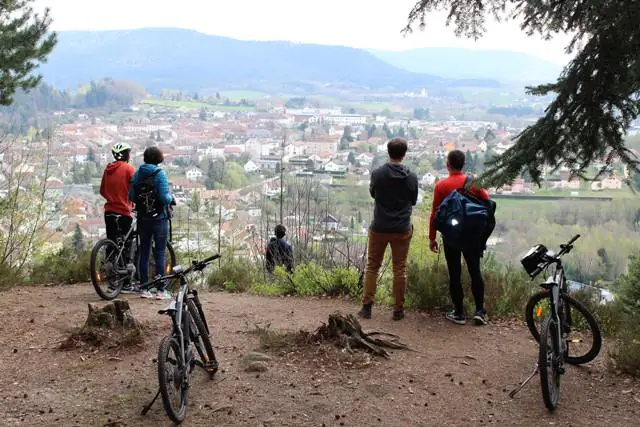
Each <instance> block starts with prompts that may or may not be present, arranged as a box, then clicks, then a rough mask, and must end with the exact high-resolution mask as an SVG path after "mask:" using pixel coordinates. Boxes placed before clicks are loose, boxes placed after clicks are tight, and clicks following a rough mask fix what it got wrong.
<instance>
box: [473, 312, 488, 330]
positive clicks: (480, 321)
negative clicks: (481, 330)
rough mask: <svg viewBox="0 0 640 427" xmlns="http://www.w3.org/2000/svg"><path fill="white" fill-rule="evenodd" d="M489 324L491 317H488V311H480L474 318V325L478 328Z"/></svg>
mask: <svg viewBox="0 0 640 427" xmlns="http://www.w3.org/2000/svg"><path fill="white" fill-rule="evenodd" d="M488 323H489V317H488V316H487V311H486V310H484V309H483V310H478V311H476V314H475V315H474V316H473V324H474V325H476V326H482V325H486V324H488Z"/></svg>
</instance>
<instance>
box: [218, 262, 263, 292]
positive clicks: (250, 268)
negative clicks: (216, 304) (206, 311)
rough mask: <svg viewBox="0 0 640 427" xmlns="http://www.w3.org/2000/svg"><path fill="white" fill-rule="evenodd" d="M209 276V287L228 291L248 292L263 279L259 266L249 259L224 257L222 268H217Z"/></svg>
mask: <svg viewBox="0 0 640 427" xmlns="http://www.w3.org/2000/svg"><path fill="white" fill-rule="evenodd" d="M212 266H213V267H214V269H213V271H212V272H211V274H209V277H208V278H207V284H208V286H209V289H224V290H226V291H228V292H246V291H248V290H249V289H250V288H251V286H252V285H253V284H254V283H255V282H257V281H259V280H260V279H261V274H260V270H259V267H258V266H257V265H255V264H254V263H251V262H249V261H247V260H238V259H235V258H228V259H223V260H222V261H221V265H220V268H215V264H214V265H212Z"/></svg>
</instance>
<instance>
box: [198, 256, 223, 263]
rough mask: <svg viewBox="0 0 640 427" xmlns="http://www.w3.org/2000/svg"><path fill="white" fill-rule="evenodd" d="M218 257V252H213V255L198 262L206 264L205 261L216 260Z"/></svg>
mask: <svg viewBox="0 0 640 427" xmlns="http://www.w3.org/2000/svg"><path fill="white" fill-rule="evenodd" d="M218 258H220V254H215V255H212V256H210V257H209V258H207V259H204V260H202V261H200V263H202V264H206V263H208V262H211V261H215V260H217V259H218Z"/></svg>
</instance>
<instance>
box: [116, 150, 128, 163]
mask: <svg viewBox="0 0 640 427" xmlns="http://www.w3.org/2000/svg"><path fill="white" fill-rule="evenodd" d="M120 154H121V156H120V159H119V160H120V161H123V162H128V161H129V159H130V158H131V150H125V151H123V152H122V153H120Z"/></svg>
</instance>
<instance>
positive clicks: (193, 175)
mask: <svg viewBox="0 0 640 427" xmlns="http://www.w3.org/2000/svg"><path fill="white" fill-rule="evenodd" d="M186 176H187V179H188V180H190V181H199V180H201V179H202V178H203V177H204V173H203V172H202V170H200V169H199V168H197V167H195V166H194V167H192V168H189V169H188V170H187V173H186Z"/></svg>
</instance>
